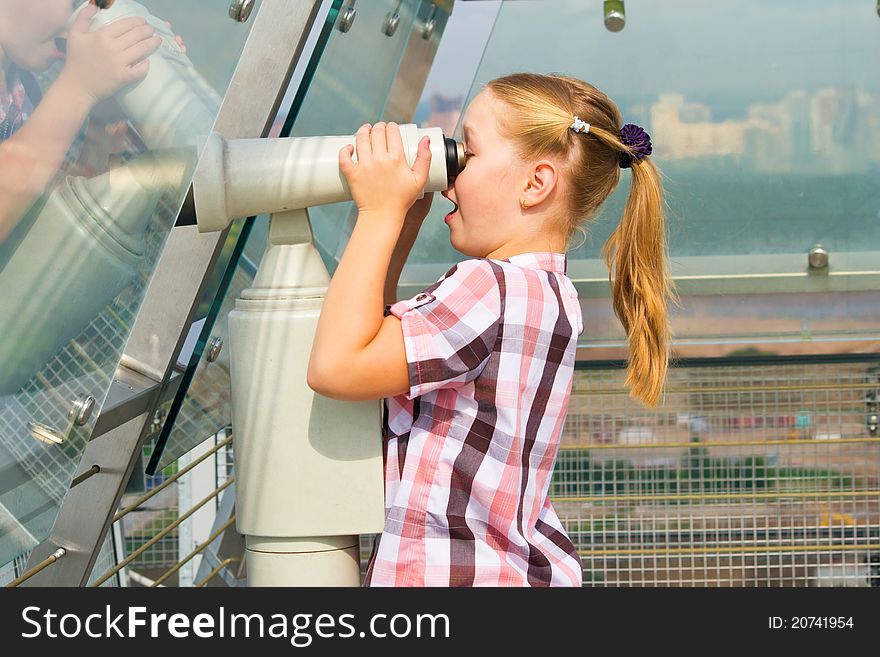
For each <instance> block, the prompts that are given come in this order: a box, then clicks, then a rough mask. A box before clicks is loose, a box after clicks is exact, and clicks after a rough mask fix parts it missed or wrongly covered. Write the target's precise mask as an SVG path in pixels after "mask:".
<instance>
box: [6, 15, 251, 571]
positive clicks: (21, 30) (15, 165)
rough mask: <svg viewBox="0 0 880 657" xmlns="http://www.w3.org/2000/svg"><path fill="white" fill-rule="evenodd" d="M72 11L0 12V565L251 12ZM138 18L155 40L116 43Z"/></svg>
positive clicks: (99, 364)
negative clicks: (242, 17)
mask: <svg viewBox="0 0 880 657" xmlns="http://www.w3.org/2000/svg"><path fill="white" fill-rule="evenodd" d="M71 8H73V9H75V10H83V11H85V12H94V11H96V10H95V9H94V8H93V7H84V6H81V3H80V2H73V3H64V2H60V3H51V6H48V7H47V6H46V5H44V3H21V6H20V9H18V10H17V11H16V13H15V14H14V15H3V14H0V24H2V27H3V29H2V30H0V34H2V35H10V34H14V35H15V38H14V39H13V38H11V37H6V36H0V63H2V67H0V70H2V78H0V180H2V183H0V185H2V186H3V192H2V194H0V336H2V338H0V362H2V363H3V366H2V369H0V563H6V562H8V561H10V560H11V559H13V558H14V557H15V555H16V554H19V553H21V552H23V551H24V550H27V549H29V548H32V547H33V546H34V545H36V544H37V543H38V542H40V541H41V540H43V539H44V538H45V537H46V536H47V535H48V534H49V531H50V530H51V527H52V524H53V522H54V519H55V516H56V514H57V510H58V506H59V504H60V501H61V499H62V498H63V496H64V494H65V492H66V490H67V487H68V486H69V483H70V480H71V477H72V476H73V473H74V471H75V469H76V467H77V464H78V461H79V458H80V456H81V454H82V450H83V449H84V446H85V442H86V441H87V439H88V436H89V434H90V432H91V430H92V428H93V426H94V422H95V418H96V416H97V413H96V412H93V413H91V415H90V417H89V418H88V420H86V421H85V422H84V423H83V424H82V425H80V424H78V423H76V422H75V420H76V419H77V414H76V411H77V408H76V406H75V405H74V404H75V402H77V401H81V400H87V399H88V398H90V397H91V398H94V400H95V408H96V409H97V408H100V405H101V403H102V401H103V399H104V397H105V395H106V392H107V389H108V387H109V385H110V382H111V377H112V375H113V373H114V371H115V369H116V367H117V364H118V362H119V358H120V356H121V354H122V350H123V347H124V344H125V341H126V339H127V337H128V334H129V331H130V329H131V326H132V321H133V319H134V317H135V315H136V314H137V310H138V308H139V306H140V303H141V301H142V299H143V295H144V291H145V288H146V283H147V281H148V280H149V278H150V276H151V274H152V271H153V268H154V266H155V264H156V262H157V260H158V258H159V255H160V253H161V251H162V247H163V245H164V243H165V240H166V238H167V237H168V233H169V231H170V229H171V227H172V226H173V224H174V219H175V217H176V216H177V212H178V210H179V208H180V205H181V202H182V200H183V196H184V194H185V192H186V190H187V188H188V186H189V183H190V180H191V177H192V172H193V170H194V167H195V164H196V161H197V159H198V156H199V153H200V149H201V144H202V143H203V141H204V138H205V137H206V135H207V134H208V133H209V132H210V130H211V128H212V126H213V123H214V119H215V118H216V115H217V111H218V109H219V106H220V102H221V99H222V97H223V95H224V94H225V93H226V88H227V85H228V83H229V80H230V79H231V76H232V72H233V70H234V68H235V65H236V63H237V61H238V58H239V56H240V54H241V51H242V48H243V46H244V42H245V40H246V38H247V35H248V32H249V29H250V25H251V24H252V20H253V19H252V20H251V21H249V22H248V23H245V24H241V23H236V22H234V21H233V20H231V19H230V18H229V17H228V15H227V9H228V5H227V3H204V2H199V3H195V2H185V3H183V2H176V1H174V0H144V2H143V3H141V4H139V3H136V2H134V1H133V0H116V2H114V3H113V4H112V6H111V7H110V8H108V9H105V10H100V11H97V14H96V15H95V16H94V17H92V18H91V19H89V16H87V15H85V16H84V15H79V18H78V19H76V20H75V19H73V18H72V17H71ZM137 20H141V21H144V20H145V21H147V22H148V23H149V24H150V26H152V27H153V28H154V30H155V34H156V36H158V37H160V38H159V39H153V37H149V40H144V41H141V42H139V43H136V44H135V45H134V46H132V45H131V44H132V42H137V41H138V39H137V33H136V32H132V29H135V28H134V26H135V24H136V22H137ZM68 21H70V23H69V28H68ZM124 21H127V22H124ZM168 23H170V27H169V25H168ZM68 30H69V37H68V38H66V39H64V38H62V37H63V36H64V34H65V33H68ZM98 30H103V31H104V35H105V36H108V35H114V38H113V39H111V40H109V41H110V42H111V43H112V45H107V42H108V40H106V39H105V40H101V41H100V42H99V41H98V40H97V39H96V38H94V36H93V33H94V32H96V31H98ZM102 43H103V45H101V44H102ZM157 46H158V50H155V48H156V47H157ZM114 52H116V53H120V52H124V53H125V54H124V55H123V56H124V57H128V59H127V60H126V61H125V66H126V67H127V66H128V64H129V63H133V64H137V62H138V61H139V59H140V60H142V59H143V58H144V57H145V56H148V57H149V65H148V66H149V71H148V72H147V69H146V68H143V69H138V68H137V66H135V67H134V68H133V69H131V70H128V69H127V68H126V69H123V68H120V69H118V70H116V69H113V67H112V66H111V65H110V64H109V63H108V62H111V61H117V60H118V56H117V55H114V54H113V53H114ZM150 53H151V54H150ZM139 70H140V73H138V71H139ZM124 75H132V76H133V78H134V79H132V78H128V79H126V78H124V77H122V76H124ZM137 75H140V76H141V78H142V79H138V78H137ZM144 75H146V77H144ZM72 409H73V410H72ZM41 440H42V441H48V442H41Z"/></svg>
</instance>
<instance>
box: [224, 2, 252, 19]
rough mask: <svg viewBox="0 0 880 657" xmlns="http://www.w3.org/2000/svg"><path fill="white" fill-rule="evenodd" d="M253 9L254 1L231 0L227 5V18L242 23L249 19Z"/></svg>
mask: <svg viewBox="0 0 880 657" xmlns="http://www.w3.org/2000/svg"><path fill="white" fill-rule="evenodd" d="M253 8H254V0H232V4H231V5H229V18H231V19H232V20H235V21H238V22H239V23H244V22H246V21H247V19H248V18H250V17H251V11H252V10H253Z"/></svg>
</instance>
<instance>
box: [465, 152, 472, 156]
mask: <svg viewBox="0 0 880 657" xmlns="http://www.w3.org/2000/svg"><path fill="white" fill-rule="evenodd" d="M464 155H465V157H472V156H473V153H471V152H470V151H465V152H464Z"/></svg>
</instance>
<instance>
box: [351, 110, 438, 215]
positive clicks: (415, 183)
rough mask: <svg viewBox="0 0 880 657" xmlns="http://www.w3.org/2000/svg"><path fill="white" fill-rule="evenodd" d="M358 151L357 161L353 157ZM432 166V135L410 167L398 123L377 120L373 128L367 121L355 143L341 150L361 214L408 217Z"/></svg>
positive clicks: (422, 142) (425, 138) (420, 148)
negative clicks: (408, 212)
mask: <svg viewBox="0 0 880 657" xmlns="http://www.w3.org/2000/svg"><path fill="white" fill-rule="evenodd" d="M355 149H356V151H355ZM355 152H357V158H358V159H357V162H354V160H353V159H352V154H353V153H355ZM430 166H431V149H430V139H429V138H428V137H424V138H422V139H421V140H420V141H419V146H418V153H417V155H416V160H415V162H414V163H413V166H412V168H410V167H409V165H408V164H407V162H406V154H405V153H404V150H403V140H402V139H401V136H400V127H399V126H398V125H397V124H396V123H388V124H387V126H386V124H385V123H377V124H375V125H374V126H372V128H371V127H370V124H369V123H365V124H364V125H362V126H361V127H360V128H359V129H358V131H357V134H356V138H355V145H351V144H348V145H346V146H344V147H343V148H342V149H340V151H339V169H340V171H342V173H343V174H344V175H345V177H346V179H347V180H348V188H349V189H350V190H351V196H352V198H353V199H354V202H355V203H356V204H357V208H358V213H359V214H362V213H368V214H371V215H385V216H393V217H397V218H398V219H404V217H405V216H406V215H407V210H409V208H410V207H411V206H412V205H413V202H414V201H415V200H416V198H417V197H418V195H419V194H420V193H421V192H422V190H423V189H424V188H425V184H426V183H427V182H428V170H429V168H430ZM426 196H427V195H426ZM429 207H430V203H429ZM426 214H427V213H426ZM423 218H424V217H423Z"/></svg>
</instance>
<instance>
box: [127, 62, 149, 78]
mask: <svg viewBox="0 0 880 657" xmlns="http://www.w3.org/2000/svg"><path fill="white" fill-rule="evenodd" d="M149 71H150V60H149V59H144V60H141V61H140V62H138V63H137V64H135V65H133V66H129V67H128V71H127V72H126V74H125V77H126V79H127V80H128V81H129V82H134V81H135V80H142V79H143V78H145V77H146V76H147V73H149Z"/></svg>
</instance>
